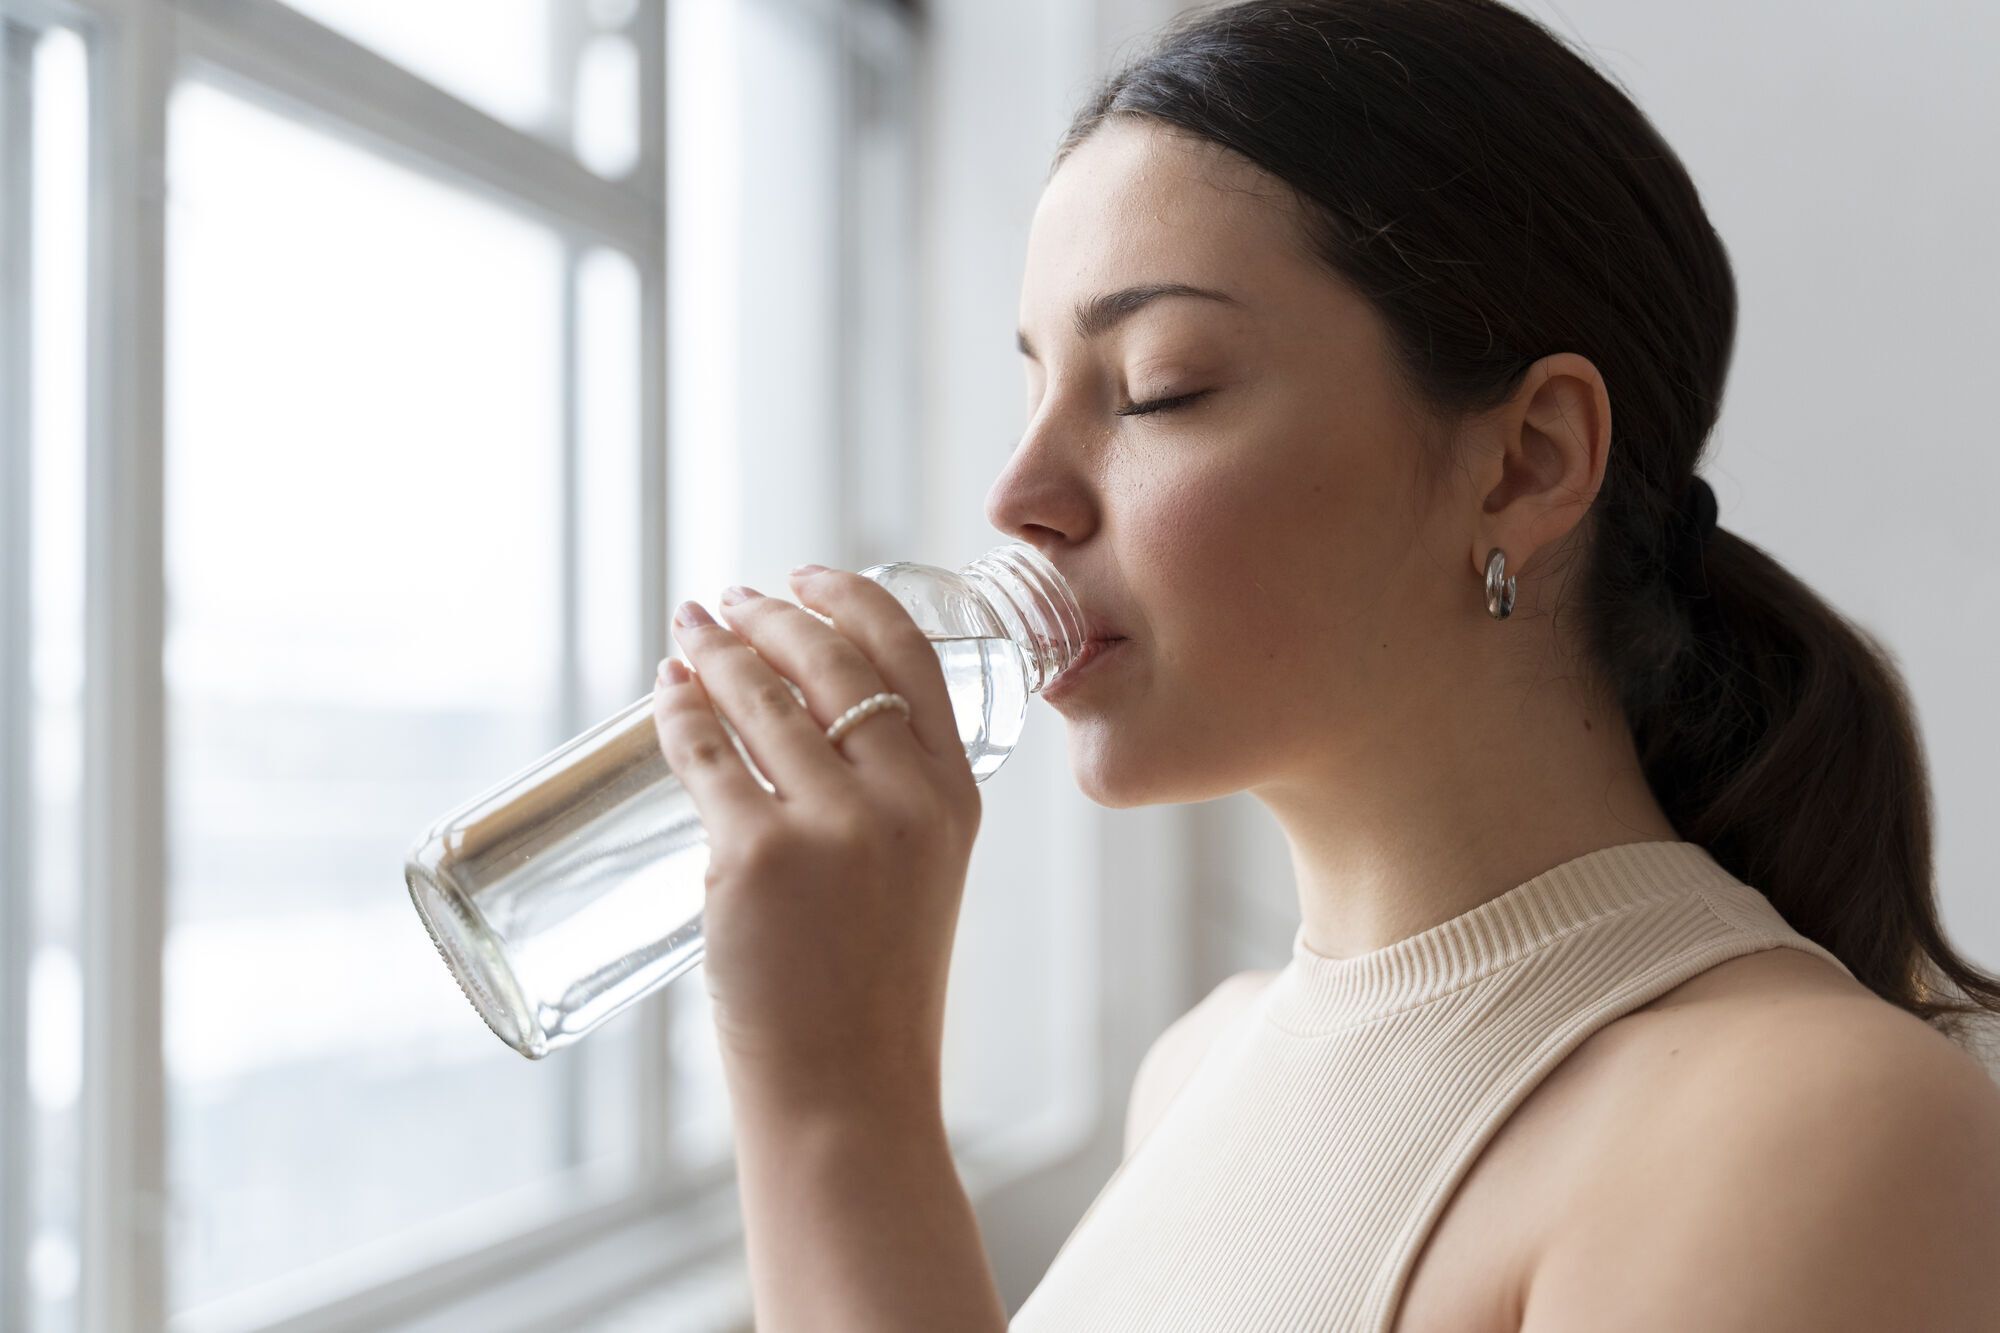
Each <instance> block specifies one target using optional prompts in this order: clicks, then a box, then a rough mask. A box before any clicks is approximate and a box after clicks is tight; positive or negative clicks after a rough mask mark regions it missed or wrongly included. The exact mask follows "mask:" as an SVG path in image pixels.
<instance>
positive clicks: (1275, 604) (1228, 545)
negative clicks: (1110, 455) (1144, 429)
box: [1126, 467, 1332, 684]
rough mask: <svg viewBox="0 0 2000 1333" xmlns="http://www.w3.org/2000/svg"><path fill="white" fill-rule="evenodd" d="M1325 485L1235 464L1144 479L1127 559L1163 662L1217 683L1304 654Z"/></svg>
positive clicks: (1319, 589) (1311, 626) (1322, 596)
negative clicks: (1228, 466) (1227, 467)
mask: <svg viewBox="0 0 2000 1333" xmlns="http://www.w3.org/2000/svg"><path fill="white" fill-rule="evenodd" d="M1315 491H1317V492H1319V493H1317V494H1316V493H1315ZM1324 491H1325V483H1324V482H1323V481H1308V482H1306V483H1305V484H1303V485H1302V484H1300V481H1299V478H1298V476H1297V474H1296V473H1292V474H1290V475H1287V474H1284V473H1281V472H1278V471H1276V470H1273V471H1271V472H1255V471H1248V470H1245V469H1243V468H1240V467H1237V468H1231V469H1228V470H1223V469H1219V468H1217V469H1206V468H1189V469H1187V470H1185V471H1183V472H1180V473H1162V472H1158V471H1156V472H1154V473H1152V474H1150V475H1149V476H1148V477H1147V479H1146V482H1145V485H1144V490H1143V492H1142V498H1141V502H1140V504H1139V506H1138V508H1137V510H1136V512H1133V513H1132V514H1131V515H1130V520H1129V522H1130V526H1129V533H1130V536H1131V540H1130V542H1129V543H1128V544H1127V548H1126V549H1127V555H1126V560H1127V568H1128V569H1130V570H1131V571H1132V575H1131V577H1132V580H1133V589H1134V592H1135V593H1136V594H1138V595H1139V596H1140V598H1141V599H1142V604H1143V605H1144V606H1145V608H1146V611H1147V624H1148V625H1149V626H1150V627H1151V629H1152V635H1151V637H1152V639H1153V640H1154V643H1153V645H1152V648H1153V650H1154V651H1157V652H1159V653H1160V654H1162V655H1163V659H1164V660H1163V665H1164V666H1166V667H1168V668H1169V669H1170V670H1171V671H1172V672H1174V673H1175V674H1184V675H1187V676H1191V677H1194V678H1197V679H1198V680H1201V681H1206V682H1210V683H1214V684H1223V683H1231V682H1237V681H1240V680H1242V679H1245V678H1254V677H1258V676H1261V675H1263V674H1264V673H1266V672H1268V671H1270V670H1271V669H1272V668H1273V667H1280V668H1283V669H1286V670H1294V669H1297V668H1298V666H1299V665H1300V661H1301V659H1304V658H1309V657H1310V656H1311V655H1312V653H1313V651H1314V650H1315V644H1314V642H1313V639H1314V635H1315V633H1316V632H1318V631H1319V630H1320V629H1321V628H1323V617H1322V616H1321V615H1320V614H1319V612H1320V610H1321V609H1322V608H1323V607H1324V605H1325V601H1326V591H1327V590H1326V586H1325V585H1326V578H1327V574H1326V567H1327V562H1328V560H1329V558H1330V556H1331V555H1332V553H1331V552H1330V551H1329V550H1328V548H1327V538H1326V533H1325V528H1326V521H1325V518H1324V517H1323V514H1322V510H1323V509H1324V507H1325V498H1326V497H1325V494H1324Z"/></svg>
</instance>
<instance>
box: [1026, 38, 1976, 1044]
mask: <svg viewBox="0 0 2000 1333" xmlns="http://www.w3.org/2000/svg"><path fill="white" fill-rule="evenodd" d="M1111 116H1141V117H1150V118H1152V119H1153V120H1155V121H1158V122H1162V123H1163V124H1165V125H1167V126H1170V127H1172V128H1174V129H1176V130H1178V131H1181V132H1183V133H1185V134H1187V135H1192V136H1195V138H1196V139H1198V140H1205V141H1207V142H1209V143H1213V144H1218V145H1220V146H1222V147H1223V148H1226V149H1229V150H1231V151H1233V152H1235V153H1237V154H1240V155H1241V156H1242V157H1244V158H1247V159H1248V160H1249V161H1251V162H1252V163H1254V164H1255V165H1257V166H1258V167H1260V168H1262V169H1263V170H1264V171H1265V172H1267V173H1269V174H1270V175H1271V176H1273V177H1275V178H1277V180H1278V181H1280V182H1282V183H1283V185H1285V186H1288V187H1289V189H1290V193H1291V195H1292V196H1293V197H1295V198H1296V199H1297V201H1298V202H1299V204H1300V205H1301V208H1300V209H1299V210H1298V216H1299V217H1300V218H1302V219H1303V220H1304V228H1305V234H1304V235H1303V237H1302V239H1303V240H1304V242H1305V244H1306V246H1307V248H1308V249H1309V251H1310V253H1311V254H1313V255H1314V256H1316V257H1317V258H1318V259H1319V260H1320V261H1321V262H1323V263H1324V264H1325V265H1326V266H1327V267H1328V268H1329V269H1331V270H1332V271H1333V272H1334V273H1335V274H1336V275H1337V276H1338V277H1339V278H1341V279H1342V280H1343V281H1345V282H1346V283H1348V284H1349V285H1351V287H1352V288H1354V289H1355V290H1356V291H1358V292H1359V293H1360V294H1361V295H1362V296H1363V297H1365V298H1366V299H1367V300H1368V301H1369V302H1370V303H1371V305H1372V306H1373V308H1374V310H1375V311H1376V313H1377V314H1378V315H1379V316H1380V318H1381V319H1382V320H1383V322H1384V324H1385V326H1386V328H1387V330H1388V331H1389V338H1390V344H1391V354H1392V359H1393V362H1394V364H1395V366H1396V368H1397V370H1398V371H1399V373H1400V375H1401V377H1402V380H1403V384H1402V385H1401V387H1402V388H1403V389H1404V391H1405V392H1406V393H1407V394H1408V395H1409V396H1410V399H1411V401H1412V402H1413V403H1415V404H1417V405H1419V406H1420V407H1421V408H1422V409H1423V410H1424V411H1425V413H1426V414H1427V415H1428V416H1429V418H1430V419H1432V420H1434V421H1437V422H1440V423H1448V422H1451V421H1454V420H1457V419H1460V418H1462V417H1464V416H1465V415H1468V414H1474V413H1478V412H1482V411H1485V410H1488V409H1491V408H1494V407H1497V406H1499V405H1500V404H1502V403H1505V402H1506V401H1508V400H1509V399H1510V398H1512V396H1513V395H1514V393H1515V391H1516V389H1517V388H1518V387H1519V385H1520V384H1521V381H1522V376H1523V375H1524V373H1525V372H1526V371H1527V369H1528V368H1529V367H1530V366H1531V365H1533V363H1534V362H1535V361H1537V360H1539V359H1540V358H1541V357H1543V356H1546V355H1548V354H1550V353H1552V352H1557V351H1576V352H1578V353H1581V354H1582V355H1584V356H1587V357H1588V358H1589V359H1590V361H1591V362H1592V363H1593V364H1594V365H1596V367H1597V368H1598V370H1599V372H1600V373H1601V374H1602V375H1603V376H1604V379H1605V383H1606V385H1607V387H1608V391H1609V393H1610V396H1611V400H1612V402H1613V404H1614V407H1615V411H1616V414H1617V423H1618V424H1617V448H1616V449H1615V450H1614V451H1613V453H1612V456H1611V461H1610V464H1609V467H1608V468H1607V470H1606V473H1605V477H1604V482H1603V487H1602V489H1601V490H1600V491H1599V493H1598V495H1597V498H1596V501H1595V502H1594V504H1593V506H1592V509H1591V514H1590V518H1589V521H1588V529H1587V530H1588V545H1587V546H1586V547H1585V548H1583V549H1582V551H1581V552H1580V556H1581V563H1580V565H1579V566H1578V567H1577V569H1576V571H1575V577H1573V578H1572V579H1571V580H1570V588H1571V595H1572V596H1573V597H1574V601H1573V602H1572V603H1571V604H1570V605H1569V606H1567V607H1566V608H1565V611H1564V614H1565V615H1566V616H1568V615H1574V616H1575V617H1577V623H1578V625H1579V632H1580V634H1581V638H1582V643H1583V650H1584V651H1585V652H1586V654H1587V655H1588V658H1589V663H1588V665H1589V666H1590V668H1591V669H1592V670H1595V671H1598V672H1601V673H1602V674H1603V678H1604V679H1605V680H1606V681H1607V682H1609V683H1611V685H1612V687H1613V689H1614V693H1615V695H1616V697H1618V698H1619V699H1620V700H1621V702H1622V705H1623V708H1624V711H1625V716H1626V718H1627V720H1628V722H1629V723H1630V725H1631V727H1632V731H1633V735H1634V738H1635V740H1636V742H1637V745H1638V750H1639V755H1640V759H1641V761H1642V763H1643V765H1644V768H1645V773H1646V777H1647V779H1648V780H1649V781H1650V783H1651V784H1652V788H1653V792H1654V794H1655V796H1656V797H1657V798H1658V799H1659V801H1660V803H1661V805H1662V806H1663V807H1664V808H1665V810H1666V812H1667V815H1668V817H1669V818H1670V819H1671V820H1672V821H1673V823H1674V827H1675V829H1676V830H1677V831H1678V832H1679V833H1680V835H1681V836H1682V837H1683V838H1685V839H1687V840H1688V841H1691V842H1695V843H1698V844H1700V845H1701V846H1703V847H1705V848H1707V849H1708V851H1709V853H1710V854H1711V855H1712V856H1714V857H1715V859H1716V860H1717V861H1718V862H1719V863H1720V864H1721V865H1722V866H1723V867H1724V868H1726V869H1727V870H1728V871H1729V872H1730V873H1731V874H1733V875H1735V876H1736V877H1737V878H1738V879H1740V880H1742V881H1743V882H1744V883H1746V884H1750V885H1753V886H1755V887H1756V888H1758V889H1759V890H1761V891H1762V892H1763V893H1764V894H1765V895H1766V896H1767V897H1768V898H1769V899H1770V901H1771V903H1772V904H1773V905H1774V906H1775V907H1776V908H1777V909H1778V911H1779V912H1780V913H1781V914H1782V915H1783V916H1784V918H1785V919H1786V920H1787V921H1788V922H1789V923H1790V924H1791V926H1792V928H1793V929H1795V930H1797V931H1798V932H1799V933H1800V934H1802V935H1805V936H1806V937H1807V938H1809V939H1811V940H1813V941H1814V942H1815V943H1817V944H1819V945H1821V946H1822V947H1824V948H1825V949H1827V950H1828V951H1829V952H1831V953H1833V954H1834V955H1835V956H1836V957H1838V958H1839V959H1840V960H1841V961H1842V962H1843V963H1844V964H1846V966H1847V968H1848V970H1849V971H1851V972H1852V973H1853V974H1854V976H1855V977H1856V978H1857V979H1858V980H1859V981H1861V982H1862V983H1863V984H1864V985H1866V986H1867V987H1868V988H1869V989H1870V990H1872V991H1874V992H1875V993H1876V994H1877V995H1879V996H1881V997H1882V998H1883V999H1885V1000H1888V1001H1889V1002H1891V1003H1892V1004H1895V1005H1897V1006H1899V1007H1900V1008H1902V1009H1905V1010H1907V1011H1908V1012H1910V1013H1912V1014H1915V1015H1916V1016H1918V1017H1919V1018H1921V1019H1923V1020H1924V1021H1925V1022H1927V1023H1930V1024H1932V1025H1933V1026H1934V1027H1935V1028H1937V1029H1938V1030H1940V1031H1942V1032H1944V1033H1945V1034H1947V1035H1949V1036H1952V1037H1954V1038H1957V1039H1961V1040H1962V1039H1963V1037H1964V1035H1965V1028H1964V1016H1967V1015H1973V1014H1979V1013H1982V1012H2000V978H1996V977H1994V976H1992V975H1990V974H1988V973H1984V972H1981V971H1979V970H1978V969H1977V968H1975V967H1973V966H1972V965H1971V964H1969V963H1967V962H1966V961H1965V960H1964V959H1962V958H1960V957H1959V956H1958V955H1957V954H1956V953H1955V952H1953V950H1952V949H1951V947H1950V945H1949V944H1947V943H1946V941H1945V939H1944V935H1943V932H1942V930H1941V928H1940V926H1939V923H1938V914H1937V902H1936V892H1935V887H1934V882H1933V870H1932V864H1931V808H1930V789H1929V778H1928V775H1927V773H1926V767H1925V762H1924V755H1923V747H1922V742H1921V740H1920V738H1919V734H1918V731H1917V726H1916V721H1915V717H1914V714H1913V711H1912V708H1911V705H1910V700H1909V696H1908V694H1907V692H1906V690H1905V688H1904V685H1903V681H1902V678H1901V676H1900V674H1899V672H1898V670H1897V668H1896V665H1895V663H1894V659H1893V658H1892V656H1891V654H1890V653H1889V652H1888V651H1887V650H1886V649H1885V648H1884V647H1883V646H1882V645H1881V644H1880V643H1879V642H1877V641H1876V640H1875V639H1874V638H1873V637H1871V636H1870V635H1869V634H1868V632H1867V631H1865V630H1863V629H1862V628H1860V627H1859V626H1857V625H1855V624H1853V623H1851V622H1849V621H1848V620H1846V619H1844V618H1843V617H1842V616H1841V615H1840V614H1839V613H1837V612H1836V611H1834V609H1833V608H1832V607H1830V606H1829V605H1827V603H1826V602H1825V601H1823V600H1822V599H1821V598H1820V597H1818V596H1817V595H1816V594H1814V593H1813V591H1812V590H1811V589H1809V588H1807V587H1806V586H1805V585H1804V584H1802V583H1801V582H1799V580H1798V579H1796V578H1794V577H1793V576H1792V575H1791V574H1789V573H1787V572H1786V571H1785V569H1784V568H1783V567H1782V566H1781V565H1779V564H1778V562H1777V561H1775V560H1773V559H1772V558H1771V557H1770V556H1769V555H1768V554H1766V553H1765V552H1764V551H1763V550H1761V549H1760V548H1758V547H1757V546H1755V545H1753V544H1752V543H1750V542H1748V541H1745V540H1744V539H1743V538H1741V537H1739V536H1737V535H1735V534H1733V533H1730V532H1727V531H1725V530H1722V529H1717V530H1716V531H1715V532H1714V533H1713V535H1712V536H1711V538H1710V540H1709V542H1708V544H1707V545H1706V547H1704V548H1701V550H1700V553H1699V556H1698V565H1697V566H1696V568H1695V573H1694V579H1695V582H1694V583H1693V586H1692V588H1691V589H1690V588H1683V587H1681V586H1679V584H1678V582H1677V580H1676V579H1675V578H1674V577H1672V572H1673V569H1674V568H1675V567H1678V566H1677V561H1676V558H1675V557H1676V551H1677V549H1685V548H1677V547H1676V546H1675V544H1674V533H1675V522H1674V520H1675V514H1676V512H1677V508H1678V506H1679V505H1680V504H1681V503H1682V502H1683V497H1684V496H1685V495H1686V494H1687V493H1688V488H1689V485H1690V482H1691V480H1692V478H1693V475H1694V472H1695V468H1696V465H1697V463H1698V462H1699V461H1700V459H1701V454H1702V450H1703V447H1704V445H1705V444H1706V442H1707V440H1708V437H1709V432H1710V429H1711V428H1712V427H1713V426H1714V425H1715V420H1716V416H1717V414H1718V412H1719V411H1720V407H1721V402H1722V390H1723V383H1724V381H1725V380H1726V379H1727V377H1728V373H1729V361H1730V354H1731V350H1732V347H1733V345H1734V343H1735V338H1736V284H1735V279H1734V277H1733V275H1732V274H1731V272H1730V266H1729V256H1728V253H1727V251H1726V250H1725V249H1724V248H1723V244H1722V240H1721V238H1720V237H1718V236H1717V235H1716V233H1715V229H1714V227H1713V226H1712V225H1711V224H1710V222H1709V220H1708V216H1707V214H1706V212H1705V211H1704V210H1703V208H1702V204H1701V199H1700V196H1699V194H1698V193H1697V191H1696V190H1695V187H1694V183H1693V181H1691V180H1690V179H1689V177H1688V173H1687V170H1686V168H1685V167H1683V166H1682V164H1681V162H1680V159H1679V158H1678V157H1677V156H1675V154H1674V151H1673V150H1672V149H1671V148H1669V147H1668V146H1667V144H1666V142H1665V141H1664V140H1663V139H1662V138H1661V137H1660V135H1659V133H1658V131H1656V130H1655V129H1654V127H1653V125H1652V123H1651V122H1650V121H1648V120H1647V118H1646V117H1645V115H1644V114H1643V113H1642V112H1641V111H1640V110H1639V108H1638V107H1637V106H1636V105H1635V104H1634V102H1633V101H1632V99H1631V98H1630V97H1629V96H1628V95H1627V94H1626V93H1625V92H1624V91H1623V90H1622V89H1620V88H1619V87H1617V86H1615V85H1614V84H1613V83H1612V82H1611V81H1610V80H1609V79H1608V78H1607V77H1605V76H1604V75H1603V74H1601V73H1600V72H1599V71H1598V70H1597V69H1596V68H1594V67H1593V66H1592V64H1591V63H1590V62H1589V61H1588V60H1587V59H1586V58H1585V57H1584V56H1583V55H1582V54H1581V53H1579V52H1578V51H1576V50H1574V49H1572V48H1571V47H1570V46H1568V45H1567V44H1566V43H1564V42H1563V41H1562V40H1561V39H1560V38H1559V37H1558V36H1556V35H1555V34H1554V33H1551V32H1550V31H1549V30H1548V29H1547V28H1545V27H1543V26H1542V25H1541V24H1539V23H1537V22H1536V21H1535V20H1534V19H1532V18H1530V17H1529V16H1527V15H1525V14H1523V13H1520V12H1519V11H1517V10H1514V9H1510V8H1508V7H1507V6H1505V5H1502V4H1499V3H1496V2H1495V0H1317V2H1294V3H1277V2H1275V0H1250V2H1249V3H1241V4H1232V5H1227V6H1224V7H1220V8H1209V9H1202V10H1194V11H1190V12H1187V13H1184V14H1182V15H1181V16H1180V17H1179V18H1178V19H1176V20H1175V21H1174V22H1172V23H1171V24H1169V25H1168V26H1167V27H1166V28H1165V29H1163V30H1162V31H1161V32H1160V34H1159V35H1158V36H1157V37H1156V38H1155V39H1154V41H1153V43H1152V45H1151V46H1150V47H1149V48H1148V49H1147V50H1145V51H1144V52H1142V53H1141V54H1140V55H1138V56H1137V57H1136V58H1134V59H1133V60H1132V61H1131V62H1130V63H1128V64H1126V65H1125V66H1124V67H1123V68H1121V69H1119V70H1117V71H1116V72H1115V73H1113V74H1112V75H1110V76H1109V77H1108V78H1107V79H1106V80H1105V81H1104V82H1103V83H1102V85H1101V86H1100V87H1098V88H1097V89H1096V90H1095V91H1094V92H1093V93H1092V95H1091V96H1090V97H1089V99H1088V100H1087V102H1086V103H1085V105H1084V107H1083V108H1082V109H1081V110H1080V111H1079V112H1078V114H1077V116H1076V119H1075V121H1074V122H1073V123H1072V124H1071V126H1070V128H1069V130H1068V132H1067V133H1066V134H1065V135H1064V137H1063V140H1062V143H1061V145H1060V147H1059V148H1058V150H1057V153H1056V157H1055V166H1060V164H1061V163H1062V161H1063V159H1064V158H1065V157H1066V156H1067V155H1068V154H1069V153H1070V151H1071V150H1072V149H1074V148H1075V147H1076V146H1077V145H1078V144H1080V143H1082V142H1083V140H1084V139H1086V138H1087V137H1089V135H1090V134H1091V133H1092V132H1093V131H1095V130H1096V129H1097V128H1098V127H1099V126H1100V125H1101V124H1102V123H1103V122H1104V121H1105V119H1106V118H1107V117H1111ZM1055 166H1052V167H1051V172H1053V171H1054V170H1055ZM1419 463H1420V465H1421V466H1422V468H1423V469H1424V471H1425V473H1426V474H1427V475H1430V476H1432V477H1433V478H1434V477H1435V476H1436V475H1437V471H1436V470H1437V468H1439V467H1440V466H1444V465H1448V463H1449V460H1448V459H1445V460H1440V459H1437V458H1432V457H1428V456H1427V457H1425V458H1423V459H1420V460H1419ZM1953 987H1955V988H1956V990H1955V991H1954V990H1953V989H1952V988H1953Z"/></svg>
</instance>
